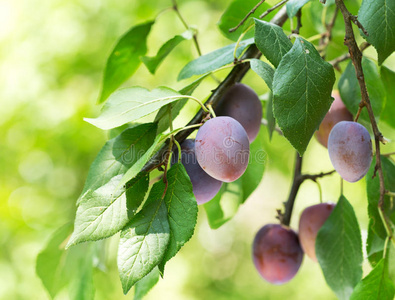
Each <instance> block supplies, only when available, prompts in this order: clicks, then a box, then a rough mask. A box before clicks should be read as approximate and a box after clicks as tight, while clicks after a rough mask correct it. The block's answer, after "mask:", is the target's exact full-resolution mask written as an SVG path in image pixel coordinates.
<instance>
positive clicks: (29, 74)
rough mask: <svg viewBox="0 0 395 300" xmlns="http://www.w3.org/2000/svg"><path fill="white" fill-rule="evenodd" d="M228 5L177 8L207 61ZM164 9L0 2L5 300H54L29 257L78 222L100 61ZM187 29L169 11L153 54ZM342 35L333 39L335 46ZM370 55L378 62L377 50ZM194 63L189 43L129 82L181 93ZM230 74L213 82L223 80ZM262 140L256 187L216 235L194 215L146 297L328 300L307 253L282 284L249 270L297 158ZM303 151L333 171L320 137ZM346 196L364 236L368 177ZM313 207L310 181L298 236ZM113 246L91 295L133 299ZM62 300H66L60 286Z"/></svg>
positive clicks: (95, 137) (312, 162)
mask: <svg viewBox="0 0 395 300" xmlns="http://www.w3.org/2000/svg"><path fill="white" fill-rule="evenodd" d="M267 2H268V3H270V4H273V3H276V1H267ZM317 2H318V1H317ZM229 3H230V1H225V0H221V1H214V0H184V1H179V7H180V10H181V13H182V14H183V15H184V17H185V19H186V20H187V22H188V23H189V24H193V25H196V27H197V28H198V32H199V34H198V38H199V43H200V46H201V48H202V52H203V53H207V52H209V51H212V50H214V49H216V48H218V47H221V46H224V45H227V44H229V43H230V41H228V40H227V39H226V38H224V37H223V36H222V35H221V33H220V31H219V30H218V27H217V25H216V23H217V22H218V20H219V18H220V16H221V14H222V13H223V11H224V10H225V9H226V7H227V6H228V5H229ZM170 6H171V1H167V0H166V1H164V0H163V1H159V0H145V1H125V0H112V1H104V0H79V1H77V0H68V1H61V0H0V299H49V295H48V293H47V292H46V290H45V289H44V286H43V285H42V283H41V281H40V279H39V278H38V276H37V275H36V273H35V260H36V256H37V254H38V253H39V252H40V251H41V249H43V248H44V247H45V245H46V243H47V242H48V240H49V238H50V236H51V233H53V232H54V231H55V230H56V229H57V228H59V227H60V226H62V225H63V224H65V223H68V222H72V221H73V219H74V215H75V210H76V207H75V203H76V199H77V198H78V196H79V193H80V192H81V190H82V187H83V184H84V180H85V178H86V175H87V172H88V169H89V165H90V163H91V162H92V161H93V159H94V158H95V156H96V154H97V153H98V151H99V149H100V148H101V147H102V145H103V144H104V142H105V141H106V139H107V136H108V134H107V133H106V132H102V131H100V130H99V129H97V128H95V127H93V126H92V125H90V124H88V123H86V122H84V121H83V117H92V116H96V115H97V113H98V111H99V109H100V107H99V106H97V105H95V103H96V100H97V97H98V93H99V91H100V84H101V78H102V71H103V68H104V65H105V61H106V58H107V56H108V55H109V53H110V52H111V50H112V47H113V45H114V44H115V42H116V40H117V39H118V37H119V36H120V35H122V34H123V33H124V32H126V31H127V30H128V29H129V28H130V27H131V26H132V25H134V24H137V23H139V22H142V21H145V20H150V19H153V18H155V17H156V15H157V14H158V13H159V12H160V11H162V10H164V9H166V8H168V7H170ZM311 12H312V13H311V14H309V13H308V14H305V15H304V18H305V21H306V22H311V19H314V18H316V17H317V16H315V15H314V10H313V9H312V10H311ZM288 26H289V25H288ZM184 30H185V29H184V28H183V26H182V23H181V22H180V21H179V20H178V19H177V18H176V16H175V13H174V12H173V11H171V10H165V11H164V12H163V13H162V14H161V15H160V17H159V18H158V19H157V22H156V24H155V25H154V28H153V31H152V32H151V34H150V36H149V39H148V49H149V51H148V55H154V54H155V53H156V52H157V50H158V49H159V47H160V45H161V44H162V43H163V42H165V41H166V40H168V39H170V38H171V37H172V36H174V35H175V34H180V33H182V32H183V31H184ZM315 32H316V31H315V29H314V28H313V27H307V28H306V27H303V29H302V32H301V34H302V35H303V34H305V35H306V36H309V35H312V34H315ZM341 34H342V33H341V31H340V35H335V39H337V40H338V41H339V43H338V44H340V45H341V42H342V37H341ZM330 51H332V52H330V55H331V56H333V57H336V56H337V55H339V54H341V53H344V52H345V51H346V49H345V48H344V47H343V46H335V47H332V48H331V50H330ZM367 54H368V56H371V57H372V58H375V56H376V54H375V52H374V50H373V49H369V50H368V52H367ZM196 56H197V53H196V49H195V48H194V46H193V43H192V42H190V41H189V42H185V43H183V44H181V45H180V46H178V47H177V48H176V49H175V51H174V52H173V53H172V54H171V55H170V56H169V57H168V59H167V60H166V61H165V62H164V63H163V64H162V65H161V66H160V67H159V69H158V71H157V74H156V75H155V76H153V75H151V74H150V73H149V72H148V71H147V70H146V69H145V67H144V66H141V67H140V69H139V70H138V72H137V73H136V74H135V75H134V76H133V77H132V79H131V80H129V81H128V82H127V83H125V85H142V86H144V87H147V88H150V89H151V88H154V87H156V86H159V85H167V86H170V87H172V88H174V89H179V88H181V87H183V86H185V85H186V84H187V83H186V82H177V81H176V78H177V75H178V72H179V70H181V68H182V67H183V66H184V65H185V64H186V63H187V62H188V61H190V60H191V59H193V58H196ZM394 61H395V60H394V57H393V56H392V57H391V58H390V59H389V60H388V61H387V62H386V65H387V66H389V67H391V68H392V69H394V65H395V64H394ZM250 73H251V72H250ZM250 73H249V74H248V75H247V76H246V77H245V79H244V82H245V83H248V84H249V85H250V86H252V87H253V88H254V89H255V90H256V91H257V93H259V94H264V93H266V92H267V87H266V85H265V84H264V83H263V81H261V79H260V78H258V77H257V76H256V75H255V74H250ZM225 75H226V72H223V73H219V74H217V76H218V77H219V78H222V77H224V76H225ZM336 75H337V77H339V73H337V74H336ZM215 86H216V83H215V81H214V80H212V79H208V80H206V82H204V83H203V84H202V85H201V86H200V87H199V88H198V90H197V91H196V95H197V97H200V98H201V99H204V98H205V97H207V96H208V95H209V92H210V90H211V89H213V88H214V87H215ZM196 109H197V106H196V104H194V103H191V104H188V106H187V108H186V110H185V113H184V114H183V115H182V116H181V117H180V118H178V119H177V124H178V125H179V126H180V125H182V124H185V122H186V121H188V119H189V118H190V117H191V116H192V115H193V114H194V112H195V111H196ZM383 131H384V133H385V134H386V137H388V138H389V139H394V138H395V137H394V133H393V132H392V131H391V130H390V129H388V128H385V127H383ZM262 134H264V135H265V149H264V150H265V151H266V153H267V156H266V158H267V159H266V170H265V175H264V178H263V180H262V183H261V185H260V186H259V188H258V189H257V190H256V191H255V192H254V194H253V195H252V196H251V197H250V199H249V200H248V201H247V202H246V203H245V204H244V205H243V206H242V207H241V208H240V210H239V212H238V213H237V215H236V216H235V218H234V219H233V220H231V221H230V222H228V223H227V224H225V225H224V226H223V227H221V228H220V229H217V230H212V229H210V228H209V226H208V222H207V219H206V215H205V212H204V210H203V209H202V208H200V210H199V221H198V226H197V228H196V230H195V235H194V237H193V238H192V240H191V241H190V242H189V243H188V244H187V245H186V246H185V247H184V248H183V249H182V250H181V252H180V254H179V255H177V257H176V258H174V259H172V260H171V261H170V262H169V263H168V265H167V269H166V273H165V277H164V279H163V280H160V282H159V284H158V285H157V286H156V287H155V288H154V289H153V290H152V291H151V292H150V293H149V294H148V296H147V299H335V296H334V294H333V293H332V292H331V291H330V290H329V288H328V287H327V286H326V284H325V280H324V278H323V276H322V273H321V270H320V268H319V266H318V265H317V264H315V263H313V262H312V261H311V260H309V259H308V258H307V257H305V259H304V262H303V264H302V267H301V269H300V271H299V273H298V274H297V276H296V277H295V278H294V279H293V280H292V281H291V282H289V283H287V284H286V285H283V286H272V285H270V284H268V283H266V282H265V281H263V280H262V279H261V278H260V276H259V275H258V273H257V272H256V270H255V268H254V266H253V264H252V260H251V243H252V240H253V238H254V235H255V233H256V232H257V230H258V229H259V228H260V227H261V226H263V225H265V224H267V223H270V222H277V221H276V219H275V215H276V209H277V208H281V207H282V202H283V201H285V199H286V198H287V193H288V190H289V186H290V182H291V174H292V168H293V167H292V165H293V160H294V151H293V149H292V148H291V146H290V145H289V143H288V142H287V141H286V140H284V138H282V137H279V136H278V135H277V134H276V133H274V135H273V139H272V141H271V142H270V141H269V138H268V135H267V130H266V128H263V127H262ZM387 149H388V151H387V150H386V151H385V152H390V151H391V150H392V151H393V150H394V147H393V146H391V144H390V145H389V146H387ZM305 155H306V158H305V165H304V171H305V172H311V173H319V172H321V171H328V170H331V169H332V166H331V164H330V161H329V157H328V154H327V152H326V149H325V148H323V147H322V146H320V145H319V144H318V143H317V142H316V141H315V139H313V140H312V142H311V144H310V145H309V147H308V151H307V152H306V154H305ZM320 182H321V183H322V188H323V194H324V196H323V198H324V201H334V202H336V201H337V198H338V196H339V183H340V178H339V176H338V175H333V176H330V177H327V178H325V179H322V180H321V181H320ZM345 195H346V196H347V198H348V199H349V200H350V202H351V203H352V204H353V205H354V207H355V210H356V213H357V216H358V218H359V220H360V225H361V228H362V230H363V233H365V232H366V227H367V212H366V196H365V183H364V181H361V182H359V183H356V184H352V185H351V184H347V183H346V184H345ZM318 201H319V193H318V189H317V186H316V184H314V183H312V182H306V183H304V184H303V186H302V188H301V190H300V193H299V194H298V197H297V201H296V206H295V211H294V216H293V218H292V224H291V225H292V227H293V228H294V229H297V223H298V216H299V215H300V212H301V211H302V210H303V208H304V207H306V206H307V205H311V204H315V203H317V202H318ZM117 240H118V236H115V237H113V238H111V239H108V240H106V241H104V242H100V243H97V244H98V246H99V248H100V247H101V248H104V249H106V252H105V253H106V256H105V258H104V259H103V261H102V267H101V268H95V270H94V274H93V279H94V285H95V288H96V292H95V299H123V298H125V299H132V298H133V291H131V292H130V293H129V294H128V295H127V296H123V294H122V288H121V284H120V281H119V277H118V274H117V267H116V250H117ZM368 271H369V266H368V265H367V264H365V273H366V272H368ZM57 299H69V294H68V292H67V290H66V289H64V290H63V291H62V292H61V293H60V294H59V295H58V297H57Z"/></svg>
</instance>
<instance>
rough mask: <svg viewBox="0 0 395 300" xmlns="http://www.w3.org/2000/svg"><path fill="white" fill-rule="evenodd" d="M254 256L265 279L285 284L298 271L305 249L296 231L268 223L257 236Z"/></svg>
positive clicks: (256, 265)
mask: <svg viewBox="0 0 395 300" xmlns="http://www.w3.org/2000/svg"><path fill="white" fill-rule="evenodd" d="M252 256H253V261H254V265H255V268H256V269H257V270H258V272H259V274H260V275H261V276H262V277H263V279H265V280H266V281H268V282H270V283H272V284H283V283H286V282H288V281H289V280H291V279H292V278H293V277H294V276H295V275H296V273H297V272H298V270H299V268H300V265H301V264H302V260H303V250H302V248H301V246H300V243H299V239H298V235H297V234H296V233H295V231H293V230H292V229H290V228H287V227H285V226H283V225H280V224H267V225H265V226H263V227H262V228H261V229H260V230H259V231H258V233H257V234H256V236H255V239H254V243H253V245H252Z"/></svg>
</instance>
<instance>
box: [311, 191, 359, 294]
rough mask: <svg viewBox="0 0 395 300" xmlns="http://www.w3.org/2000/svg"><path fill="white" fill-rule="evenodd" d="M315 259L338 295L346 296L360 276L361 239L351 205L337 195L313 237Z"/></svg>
mask: <svg viewBox="0 0 395 300" xmlns="http://www.w3.org/2000/svg"><path fill="white" fill-rule="evenodd" d="M315 248H316V253H317V258H318V262H319V264H320V266H321V268H322V272H323V273H324V276H325V280H326V282H327V283H328V285H329V287H330V288H331V289H332V290H333V291H334V292H335V293H336V295H337V296H338V297H339V299H349V297H350V295H351V293H352V291H353V289H354V287H355V286H356V285H357V284H358V282H359V281H360V280H361V278H362V260H363V257H362V240H361V232H360V229H359V225H358V220H357V218H356V216H355V213H354V209H353V208H352V206H351V204H350V203H349V202H348V201H347V199H346V198H345V197H344V196H341V197H340V199H339V201H338V203H337V205H336V207H335V208H334V210H333V212H332V213H331V215H330V216H329V218H328V219H327V220H326V222H325V223H324V225H323V226H322V227H321V229H320V231H319V232H318V235H317V240H316V246H315Z"/></svg>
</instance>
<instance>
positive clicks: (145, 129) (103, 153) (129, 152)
mask: <svg viewBox="0 0 395 300" xmlns="http://www.w3.org/2000/svg"><path fill="white" fill-rule="evenodd" d="M155 135H156V124H155V123H146V124H141V125H137V126H134V127H131V128H128V129H126V130H124V131H123V132H122V133H121V134H120V135H119V136H117V137H115V138H113V139H111V140H109V141H108V142H107V143H106V144H105V145H104V146H103V148H102V149H101V150H100V152H99V154H98V155H97V156H96V158H95V160H94V161H93V163H92V165H91V167H90V169H89V173H88V177H87V179H86V182H85V186H84V189H83V191H82V193H81V196H80V198H79V200H78V203H80V202H81V199H82V197H83V196H84V195H85V193H86V192H87V191H88V190H91V191H95V190H97V189H98V188H100V187H102V186H103V185H105V184H107V183H109V182H110V180H111V179H112V178H114V177H115V176H118V175H121V174H125V173H126V171H127V170H128V169H129V168H130V167H131V166H133V165H134V164H135V163H136V162H137V161H138V159H139V158H140V157H141V155H142V154H143V153H144V152H146V151H147V149H149V147H150V146H151V145H152V143H153V142H154V139H155ZM85 199H86V200H89V198H86V197H85Z"/></svg>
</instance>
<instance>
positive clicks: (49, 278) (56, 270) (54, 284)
mask: <svg viewBox="0 0 395 300" xmlns="http://www.w3.org/2000/svg"><path fill="white" fill-rule="evenodd" d="M72 230H73V226H72V224H71V223H70V224H66V225H64V226H62V227H60V228H59V229H58V230H56V231H55V232H54V234H53V235H52V236H51V238H50V240H49V242H48V244H47V245H46V246H45V248H44V249H43V250H41V252H40V253H39V254H38V256H37V261H36V273H37V275H38V277H39V278H40V279H41V281H42V283H43V285H44V287H45V288H46V289H47V291H48V293H49V295H50V296H51V298H52V299H53V298H55V296H56V294H57V293H58V292H59V291H60V290H61V289H62V288H63V287H64V286H65V285H66V284H67V281H68V280H67V278H66V276H65V274H64V272H63V269H64V267H65V261H64V258H65V256H66V252H65V251H64V246H63V247H62V244H63V243H64V242H65V240H66V239H67V237H68V236H69V235H70V234H71V232H72Z"/></svg>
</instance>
